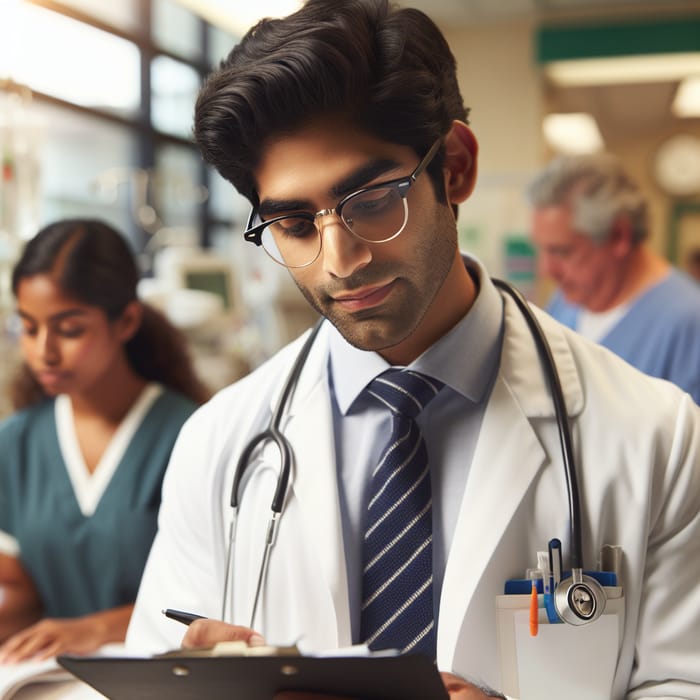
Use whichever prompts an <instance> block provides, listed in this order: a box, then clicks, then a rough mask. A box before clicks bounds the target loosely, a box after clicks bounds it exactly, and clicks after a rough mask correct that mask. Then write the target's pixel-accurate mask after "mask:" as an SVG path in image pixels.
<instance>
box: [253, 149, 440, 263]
mask: <svg viewBox="0 0 700 700" xmlns="http://www.w3.org/2000/svg"><path fill="white" fill-rule="evenodd" d="M441 145H442V137H440V138H439V139H437V140H436V141H435V142H434V143H433V145H432V146H431V147H430V149H429V150H428V152H427V153H426V154H425V155H424V156H423V158H421V160H420V162H419V163H418V165H416V167H415V168H414V170H413V172H411V173H410V174H409V175H405V176H404V177H398V178H394V179H392V180H386V181H385V182H378V183H376V184H374V185H368V186H367V187H362V188H361V189H359V190H355V191H354V192H351V193H350V194H346V195H345V196H344V197H343V198H342V199H341V200H340V201H339V202H338V204H336V205H335V207H334V208H333V209H321V211H317V212H316V213H315V214H312V213H311V212H308V211H300V212H295V213H293V214H285V215H284V216H275V217H273V218H272V219H267V220H266V221H262V222H261V223H259V224H256V225H255V226H253V225H252V224H253V221H254V220H255V217H256V216H257V213H258V212H257V206H253V207H252V208H251V210H250V214H249V216H248V223H247V224H246V230H245V231H244V232H243V238H244V239H245V240H246V241H248V242H249V243H253V244H254V245H256V246H262V234H263V231H264V230H265V228H267V227H268V226H270V225H271V224H274V223H277V222H278V221H283V220H284V219H289V218H292V217H293V218H295V219H306V220H308V221H309V222H311V223H312V224H313V225H314V226H315V227H316V230H317V231H318V237H319V241H320V244H319V246H318V252H317V253H316V255H315V256H314V258H313V259H312V260H310V261H309V262H307V263H304V264H303V265H287V264H286V263H284V262H281V261H279V260H277V258H275V257H274V256H273V255H271V254H270V253H269V252H268V251H267V249H266V248H265V247H264V246H263V250H264V251H265V253H267V255H268V256H269V257H270V258H271V259H272V260H274V261H275V262H276V263H277V264H278V265H282V266H283V267H289V268H292V269H298V268H302V267H308V266H309V265H313V263H315V262H316V260H318V256H319V255H320V254H321V251H322V250H323V231H322V230H321V227H320V226H319V224H318V218H319V217H321V216H328V215H329V214H335V215H336V216H337V217H338V218H339V219H340V220H341V221H342V222H343V226H345V228H346V230H347V231H348V232H349V233H350V234H352V235H353V236H354V237H355V238H357V239H359V240H361V241H363V242H364V243H387V242H388V241H391V240H393V239H394V238H396V237H397V236H399V235H400V234H401V233H402V231H403V230H404V228H405V227H406V223H407V221H408V203H407V202H406V197H407V196H408V191H409V190H410V189H411V185H413V183H414V182H415V181H416V180H417V179H418V177H419V176H420V175H421V174H422V173H423V171H424V170H425V169H426V168H427V167H428V166H429V165H430V163H431V162H432V160H433V158H435V156H436V154H437V152H438V150H439V149H440V146H441ZM391 187H395V188H396V190H397V191H398V193H399V196H400V197H401V199H402V200H403V205H404V209H405V212H406V213H405V215H404V223H403V226H401V228H400V229H399V230H398V231H397V232H396V233H394V234H392V235H391V236H389V237H388V238H383V239H381V240H378V241H372V240H368V239H366V238H363V237H362V236H360V235H358V234H357V233H356V232H355V231H353V230H352V229H351V228H350V227H349V226H348V225H347V223H346V222H345V219H343V216H342V212H343V207H344V206H345V205H346V204H347V203H348V201H351V200H352V199H353V198H355V197H357V196H358V195H361V194H364V193H365V192H372V191H373V190H379V189H386V188H391Z"/></svg>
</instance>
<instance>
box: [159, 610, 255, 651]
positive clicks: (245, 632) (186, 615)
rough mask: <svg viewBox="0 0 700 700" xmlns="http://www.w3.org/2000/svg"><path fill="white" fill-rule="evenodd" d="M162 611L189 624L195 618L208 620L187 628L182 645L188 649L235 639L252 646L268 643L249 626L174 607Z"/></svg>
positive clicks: (178, 620) (210, 645)
mask: <svg viewBox="0 0 700 700" xmlns="http://www.w3.org/2000/svg"><path fill="white" fill-rule="evenodd" d="M162 612H163V615H165V616H166V617H169V618H170V619H171V620H177V622H181V623H182V624H183V625H188V626H189V625H190V624H192V623H193V622H194V621H195V620H205V621H206V622H205V624H201V625H195V626H194V627H191V628H190V629H188V630H187V632H186V633H185V636H184V637H183V639H182V646H183V647H184V648H186V649H196V648H201V647H212V646H214V645H215V644H217V643H218V642H233V641H242V642H245V643H246V644H247V645H248V646H251V647H257V646H264V645H265V644H266V642H265V640H264V639H263V637H262V636H261V635H260V634H259V633H258V632H256V631H255V630H252V629H250V628H248V627H240V626H238V625H230V624H228V623H227V622H222V621H221V620H210V619H208V618H205V617H204V616H202V615H197V614H195V613H190V612H184V611H182V610H173V609H172V608H166V609H165V610H163V611H162Z"/></svg>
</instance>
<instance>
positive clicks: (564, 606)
mask: <svg viewBox="0 0 700 700" xmlns="http://www.w3.org/2000/svg"><path fill="white" fill-rule="evenodd" d="M606 600H607V596H606V595H605V591H604V590H603V587H602V586H601V585H600V584H599V583H598V581H596V580H595V579H594V578H592V577H591V576H585V575H584V574H583V573H582V572H581V570H580V569H574V571H573V572H572V575H571V576H569V577H568V578H565V579H564V580H562V581H560V582H559V583H558V584H557V587H556V589H555V590H554V606H555V608H556V611H557V614H558V615H559V617H560V618H561V619H562V620H563V621H564V622H568V623H569V624H570V625H585V624H587V623H589V622H593V621H594V620H597V619H598V618H599V617H600V616H601V615H602V614H603V610H604V609H605V603H606Z"/></svg>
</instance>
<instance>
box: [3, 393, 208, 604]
mask: <svg viewBox="0 0 700 700" xmlns="http://www.w3.org/2000/svg"><path fill="white" fill-rule="evenodd" d="M195 408H196V405H195V404H194V403H193V402H192V401H190V400H189V399H187V398H185V397H183V396H181V395H180V394H177V393H174V392H172V391H169V390H168V389H165V390H164V391H163V392H162V393H161V394H160V395H159V396H158V397H157V398H156V399H155V401H154V402H153V403H152V404H151V406H150V407H149V408H148V410H147V412H146V413H145V415H144V417H143V419H142V421H141V423H140V425H139V426H138V427H137V428H136V431H135V433H134V435H133V437H132V439H131V440H130V442H129V444H128V446H127V447H126V450H125V451H124V453H123V454H122V456H121V460H120V461H119V462H118V465H117V467H116V470H115V471H114V473H113V474H112V476H111V478H110V479H109V482H108V483H107V485H106V487H105V489H104V491H103V493H102V495H101V497H100V499H99V502H98V503H97V505H96V507H95V509H94V512H93V513H91V514H89V515H85V514H84V513H83V512H82V511H81V508H80V506H79V503H78V500H77V498H76V493H75V491H74V488H73V484H72V482H71V479H70V477H69V474H68V471H67V466H66V462H65V461H64V456H63V453H62V451H61V448H60V445H59V438H58V431H57V425H56V413H55V401H54V400H47V401H45V402H43V403H41V404H39V405H36V406H33V407H31V408H28V409H25V410H23V411H21V412H18V413H16V414H14V415H12V416H10V417H9V418H8V419H6V420H5V421H4V422H3V423H2V424H0V533H4V535H3V538H4V542H5V543H7V542H8V541H14V542H15V543H16V546H17V547H18V548H19V552H18V554H17V556H18V557H19V558H20V559H21V561H22V563H23V565H24V566H25V568H26V569H27V570H28V571H29V573H30V574H31V576H32V579H33V580H34V583H35V585H36V587H37V589H38V591H39V594H40V596H41V599H42V601H43V604H44V615H45V616H47V617H75V616H79V615H85V614H88V613H92V612H95V611H98V610H104V609H107V608H112V607H115V606H118V605H124V604H127V603H133V602H134V600H135V598H136V591H137V589H138V586H139V581H140V579H141V574H142V572H143V568H144V566H145V563H146V557H147V556H148V552H149V549H150V547H151V543H152V541H153V537H154V536H155V532H156V519H157V514H158V507H159V505H160V491H161V482H162V479H163V474H164V472H165V468H166V466H167V463H168V460H169V457H170V452H171V450H172V447H173V444H174V442H175V439H176V437H177V435H178V432H179V430H180V428H181V426H182V424H183V423H184V422H185V420H186V419H187V418H188V417H189V415H190V414H191V413H192V412H193V411H194V409H195Z"/></svg>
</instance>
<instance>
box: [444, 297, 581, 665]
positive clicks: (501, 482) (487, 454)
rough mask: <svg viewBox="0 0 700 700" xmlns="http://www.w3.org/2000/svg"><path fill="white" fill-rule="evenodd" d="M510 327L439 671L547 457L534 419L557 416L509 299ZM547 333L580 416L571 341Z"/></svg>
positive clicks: (479, 453)
mask: <svg viewBox="0 0 700 700" xmlns="http://www.w3.org/2000/svg"><path fill="white" fill-rule="evenodd" d="M505 321H506V331H505V334H504V340H503V349H502V356H501V367H500V371H499V375H498V377H497V379H496V382H495V384H494V388H493V390H492V393H491V397H490V399H489V402H488V405H487V407H486V411H485V414H484V419H483V422H482V426H481V431H480V434H479V438H478V441H477V444H476V448H475V452H474V458H473V461H472V464H471V468H470V470H469V476H468V479H467V484H466V488H465V492H464V496H463V499H462V505H461V508H460V514H459V517H458V522H457V527H456V530H455V534H454V538H453V541H452V546H451V548H450V554H449V557H448V562H447V568H446V571H445V579H444V583H443V590H442V599H441V602H440V609H441V610H446V611H450V614H449V615H445V616H444V618H441V619H440V624H439V630H438V664H439V665H440V667H443V668H448V667H450V666H451V664H452V657H453V655H454V651H455V647H456V645H457V644H458V641H459V637H460V632H461V630H462V627H463V625H464V622H465V617H467V616H470V619H472V617H473V616H478V614H479V612H478V611H476V610H475V611H473V613H472V612H471V611H470V606H471V605H472V602H473V600H474V595H475V592H476V590H477V587H478V586H479V583H480V582H481V580H482V578H483V576H484V572H485V570H486V567H487V566H488V565H489V562H490V561H491V560H492V559H493V557H494V552H495V551H496V550H497V549H498V548H499V544H500V542H501V539H502V537H503V534H504V532H505V530H506V528H507V527H508V525H509V524H510V522H511V520H512V519H513V516H514V514H515V511H516V510H517V508H518V506H519V505H520V503H521V501H522V499H523V497H524V495H525V493H526V492H527V490H528V489H529V488H530V485H531V483H532V481H533V479H534V478H535V476H536V475H537V473H538V472H539V470H540V469H541V468H542V466H543V464H544V463H545V461H546V458H547V455H546V453H545V451H544V449H543V447H542V445H541V443H540V441H539V439H538V436H537V434H536V432H535V431H534V430H533V427H532V425H531V423H530V418H531V417H535V416H536V417H552V416H553V415H554V411H553V404H552V398H551V395H550V393H549V391H548V390H547V385H546V383H545V380H544V377H543V375H542V374H541V370H540V367H541V364H540V360H539V358H538V355H537V351H536V348H535V345H534V343H533V339H532V337H531V335H530V332H529V331H528V329H527V326H526V325H525V322H524V320H523V318H522V316H521V315H520V312H519V311H518V310H517V308H516V307H515V306H514V304H513V302H512V301H510V299H508V298H506V303H505ZM543 321H545V319H543ZM547 326H548V330H549V331H551V334H550V335H549V339H550V347H551V349H552V353H553V355H554V357H555V361H556V364H557V368H558V371H559V373H560V376H561V378H562V384H563V386H564V393H565V402H566V404H567V407H568V409H569V414H570V415H572V414H576V413H578V412H579V411H580V410H581V408H582V405H583V398H582V392H581V386H580V383H579V378H578V374H577V372H576V368H575V365H574V363H573V359H572V358H571V356H570V353H569V351H568V346H567V345H566V341H565V339H564V337H563V336H562V334H561V333H560V332H559V331H558V330H557V329H556V327H553V328H549V324H548V323H547ZM500 560H501V561H505V557H501V558H500ZM499 575H500V573H499ZM500 583H501V584H502V583H503V581H501V582H500ZM472 636H474V637H478V635H472ZM476 643H477V646H478V642H476Z"/></svg>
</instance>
